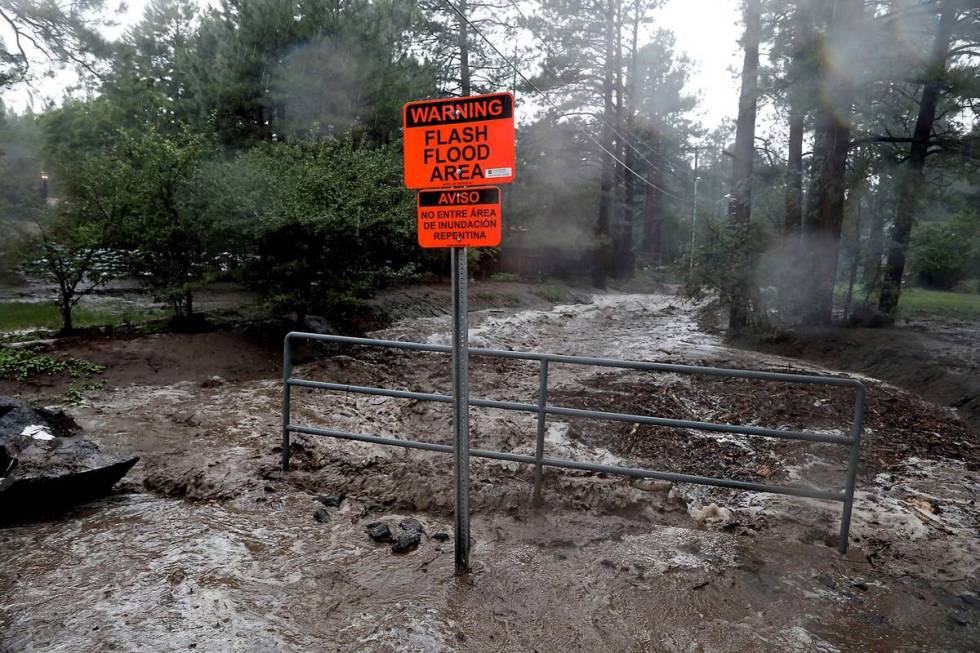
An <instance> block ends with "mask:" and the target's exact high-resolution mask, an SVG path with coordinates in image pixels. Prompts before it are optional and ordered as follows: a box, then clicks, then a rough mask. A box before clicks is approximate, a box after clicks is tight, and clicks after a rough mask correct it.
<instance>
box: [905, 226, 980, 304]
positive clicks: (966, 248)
mask: <svg viewBox="0 0 980 653" xmlns="http://www.w3.org/2000/svg"><path fill="white" fill-rule="evenodd" d="M970 244H971V243H970V240H969V239H966V238H963V234H962V233H960V230H958V229H956V228H955V225H953V224H951V223H946V224H928V223H927V224H920V225H917V226H916V229H915V231H914V233H913V235H912V246H911V248H910V249H911V257H910V263H911V268H912V271H913V275H914V276H915V280H916V282H917V283H918V284H920V285H922V286H925V287H927V288H935V289H938V290H949V289H950V288H952V287H953V286H955V285H956V284H957V283H958V282H959V281H960V280H962V279H963V277H964V275H965V274H966V271H967V264H968V262H969V255H970Z"/></svg>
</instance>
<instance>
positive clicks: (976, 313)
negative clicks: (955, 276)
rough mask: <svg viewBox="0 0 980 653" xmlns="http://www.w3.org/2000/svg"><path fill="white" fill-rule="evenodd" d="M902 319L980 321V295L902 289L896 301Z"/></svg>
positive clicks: (922, 289)
mask: <svg viewBox="0 0 980 653" xmlns="http://www.w3.org/2000/svg"><path fill="white" fill-rule="evenodd" d="M898 313H899V315H900V316H902V317H924V316H934V317H955V318H960V319H964V320H980V295H975V294H971V293H963V292H949V291H944V290H926V289H925V288H903V289H902V296H901V297H900V298H899V300H898Z"/></svg>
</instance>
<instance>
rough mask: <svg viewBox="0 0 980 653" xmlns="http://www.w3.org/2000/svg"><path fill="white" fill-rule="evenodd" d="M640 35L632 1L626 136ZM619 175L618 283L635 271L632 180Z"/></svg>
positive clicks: (629, 151) (629, 160)
mask: <svg viewBox="0 0 980 653" xmlns="http://www.w3.org/2000/svg"><path fill="white" fill-rule="evenodd" d="M639 33H640V0H636V2H634V5H633V32H632V37H631V42H630V63H629V71H628V76H629V78H628V80H627V85H628V89H627V91H626V109H625V111H626V120H625V122H626V131H625V133H626V134H632V133H633V127H634V123H635V116H634V114H635V113H636V93H637V83H636V64H637V50H638V48H637V41H638V39H639ZM625 160H626V167H627V168H629V169H630V170H635V169H636V152H635V150H634V149H633V148H632V147H630V146H629V145H627V148H626V154H625ZM624 172H625V174H624V175H623V219H622V221H621V222H620V230H619V241H618V246H617V247H616V253H615V256H614V258H615V263H614V264H615V265H616V268H617V270H616V276H617V277H618V278H621V279H630V278H632V277H633V274H634V272H635V270H636V257H635V256H634V254H633V219H634V215H635V214H636V197H635V194H636V177H635V176H634V175H633V174H632V173H630V172H628V171H624Z"/></svg>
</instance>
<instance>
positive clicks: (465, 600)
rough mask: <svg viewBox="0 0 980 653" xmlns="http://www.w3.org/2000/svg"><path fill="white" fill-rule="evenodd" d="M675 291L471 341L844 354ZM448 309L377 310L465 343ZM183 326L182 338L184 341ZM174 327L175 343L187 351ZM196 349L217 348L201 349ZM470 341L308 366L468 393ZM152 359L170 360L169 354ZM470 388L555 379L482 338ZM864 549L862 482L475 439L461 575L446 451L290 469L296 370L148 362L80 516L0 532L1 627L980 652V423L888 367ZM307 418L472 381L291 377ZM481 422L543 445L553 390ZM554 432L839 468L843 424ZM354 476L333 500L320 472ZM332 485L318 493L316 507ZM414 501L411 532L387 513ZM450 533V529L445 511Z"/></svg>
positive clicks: (343, 419) (828, 399)
mask: <svg viewBox="0 0 980 653" xmlns="http://www.w3.org/2000/svg"><path fill="white" fill-rule="evenodd" d="M698 308H699V307H697V306H690V305H685V304H682V303H680V302H679V300H678V299H677V298H675V297H672V296H668V295H649V294H648V295H613V294H608V295H598V296H596V297H595V301H594V302H592V303H590V304H578V305H559V306H555V307H553V308H549V307H547V306H542V307H541V308H535V309H528V310H522V311H514V310H513V309H506V308H498V309H494V310H485V311H482V312H479V313H477V314H474V315H473V316H472V330H471V334H470V336H471V341H472V342H473V344H474V345H484V346H492V347H499V348H513V349H536V350H545V351H555V352H561V353H572V354H589V355H595V356H612V357H620V358H632V359H646V360H668V361H676V362H691V363H702V362H704V363H709V364H722V365H727V366H736V367H751V368H757V369H775V370H780V371H792V370H798V371H804V370H805V371H820V368H817V367H815V366H813V365H809V364H806V363H800V362H799V361H794V360H792V359H788V358H782V357H778V356H772V355H769V354H760V353H756V352H750V351H744V350H739V349H733V348H730V347H728V346H726V345H725V344H724V343H723V342H722V341H721V340H720V339H719V338H718V337H717V336H715V335H712V334H710V333H705V332H704V331H703V330H701V329H700V328H699V326H698V324H697V316H698ZM448 327H449V320H448V317H447V316H444V315H441V314H440V315H428V316H426V315H412V316H406V317H405V318H404V319H402V320H400V321H399V322H398V323H396V324H394V325H392V326H391V327H389V328H387V329H385V330H383V331H381V332H379V333H378V334H377V335H379V336H383V337H388V338H401V339H413V340H420V341H429V342H445V341H446V340H447V337H448ZM174 352H176V349H175V350H174ZM175 355H176V353H175ZM198 355H200V354H199V353H198ZM448 372H449V369H448V361H447V359H446V357H445V356H437V355H420V354H407V353H397V352H394V353H392V352H389V353H386V352H377V351H368V350H357V349H352V350H350V351H349V352H346V353H344V354H342V355H337V356H334V357H333V358H331V359H329V360H324V361H320V362H314V363H309V364H306V365H301V366H300V367H298V368H297V374H300V375H302V376H303V377H305V378H313V379H323V380H332V381H337V382H341V383H366V384H378V385H386V386H388V387H397V388H410V389H413V390H420V391H439V392H446V391H447V390H448V387H449V376H448ZM149 378H154V377H149ZM471 380H472V383H473V390H472V393H473V395H474V396H483V397H493V398H500V399H515V400H519V401H533V400H534V397H535V394H536V392H537V379H536V369H535V368H534V367H532V366H529V365H523V364H521V363H518V362H512V361H487V360H479V359H474V361H473V365H472V370H471ZM869 386H870V412H869V419H868V429H867V431H866V434H865V446H864V448H863V450H862V463H861V468H860V478H859V484H858V496H857V503H856V506H855V518H854V525H853V530H852V548H851V553H850V554H849V555H848V556H847V557H844V558H842V557H840V556H839V555H838V554H837V553H836V551H835V549H834V548H833V545H834V544H836V541H835V534H836V530H837V526H838V523H839V518H840V507H839V505H838V504H830V503H826V502H821V501H812V500H800V499H791V498H785V497H780V496H775V495H766V494H757V493H747V492H738V491H728V490H719V489H707V488H704V487H701V486H684V485H671V484H668V483H658V482H636V481H632V482H631V481H627V480H624V479H621V478H616V477H610V476H607V475H603V474H592V473H584V472H560V471H557V470H548V473H547V475H546V485H545V496H546V500H547V505H546V508H545V509H544V510H542V511H533V510H531V509H530V508H529V505H528V502H529V498H530V489H531V485H530V479H531V473H530V470H529V469H528V468H527V467H525V466H519V465H516V464H514V463H508V462H503V461H492V460H486V459H478V460H475V461H474V463H473V468H472V478H473V504H474V524H473V535H474V540H475V544H474V550H473V560H474V573H473V574H472V575H471V576H470V577H469V578H466V579H456V578H453V576H452V564H453V560H452V541H451V539H450V540H449V541H446V540H445V539H444V538H443V536H442V534H443V533H446V534H449V533H451V523H452V516H451V502H450V501H451V500H450V497H451V491H450V490H451V471H452V470H451V463H450V458H449V457H448V456H445V455H440V454H436V453H430V452H421V451H414V450H403V449H396V448H388V447H381V446H377V445H371V444H362V443H353V442H347V441H333V440H327V439H322V438H315V437H305V436H297V437H295V439H294V444H293V462H294V468H293V470H292V471H291V472H290V473H289V474H286V475H283V474H282V473H281V472H280V471H278V469H277V463H278V455H279V453H280V452H279V448H278V447H279V434H278V423H279V402H280V395H279V383H278V382H277V380H276V378H275V377H274V376H272V375H270V376H269V377H267V378H260V377H253V378H244V377H243V378H242V379H240V380H237V381H233V380H231V379H230V378H229V379H226V380H223V381H217V380H213V379H209V378H203V379H200V380H182V381H180V382H176V383H159V384H158V383H154V382H153V381H151V380H146V381H144V382H142V383H135V384H130V385H126V386H121V387H110V386H107V387H106V388H105V389H103V390H99V391H94V392H93V393H91V395H90V396H89V397H88V399H87V400H86V401H85V402H84V403H83V405H81V406H79V407H77V408H74V409H72V411H71V412H72V415H73V416H74V417H75V419H76V420H77V421H78V422H79V424H81V425H82V427H83V428H84V429H85V430H86V432H87V433H89V434H91V436H92V437H98V439H99V443H100V446H102V447H103V449H104V450H105V451H107V452H110V453H111V452H117V451H118V452H123V451H125V452H129V453H133V454H137V455H141V456H142V461H141V463H140V464H139V465H137V467H136V468H134V469H133V471H132V473H131V475H130V480H129V481H128V484H127V485H125V486H124V488H123V491H122V492H120V493H118V494H117V495H116V496H114V497H111V498H110V499H108V500H105V501H102V502H99V503H97V504H92V505H90V506H88V507H86V508H85V509H82V510H79V511H78V512H77V513H76V514H74V515H73V516H72V518H71V519H66V520H64V521H58V522H54V523H46V524H39V525H26V526H20V527H17V528H12V529H6V530H3V531H0V597H2V598H0V625H2V629H0V651H23V650H53V651H75V650H133V651H144V650H145V651H156V650H173V649H183V648H188V647H191V646H194V647H196V649H197V650H238V651H305V650H343V651H347V650H358V651H375V650H388V651H396V650H397V651H401V650H405V651H416V650H423V651H443V650H447V651H448V650H465V651H498V650H539V651H559V650H562V651H564V650H582V651H594V650H617V651H618V650H634V651H768V650H780V651H813V650H820V651H851V650H861V651H893V650H909V651H911V650H916V651H918V650H936V651H968V650H972V648H973V647H974V645H975V642H976V641H978V639H980V599H978V590H980V588H978V586H977V581H976V578H977V571H978V564H980V545H978V542H977V539H976V537H975V536H976V532H977V528H978V527H980V510H978V508H977V506H976V489H977V486H978V474H977V471H976V470H977V464H978V456H977V449H976V440H975V438H974V437H973V436H971V435H970V434H968V433H967V432H966V431H965V430H964V428H963V426H962V424H961V423H960V422H959V421H958V420H957V419H956V418H955V417H954V416H952V415H950V414H949V413H948V412H947V411H945V410H943V409H942V408H940V407H937V406H934V405H932V404H928V403H926V402H924V401H922V400H920V399H917V398H916V397H914V396H912V395H910V394H908V393H906V392H904V391H901V390H899V389H897V388H894V387H891V386H888V385H885V384H880V383H877V382H873V381H871V382H869ZM551 390H552V392H553V399H552V402H553V403H555V404H559V405H571V406H578V407H582V406H588V407H597V408H604V409H612V410H622V411H626V410H635V411H637V412H649V413H657V414H665V415H669V416H685V417H689V416H699V417H707V418H710V419H715V420H723V421H728V420H730V421H737V422H741V423H752V424H759V425H763V426H771V427H785V428H807V429H820V430H822V431H825V432H831V433H835V432H840V430H841V429H842V428H843V427H844V425H845V424H846V421H847V412H846V411H847V407H846V404H845V401H846V398H842V397H839V396H836V395H835V394H834V393H824V392H820V391H814V390H813V389H812V388H805V387H803V386H773V385H771V384H769V385H762V384H756V383H743V384H735V383H729V382H721V381H710V380H704V379H690V378H687V377H681V376H678V375H673V374H638V373H628V372H614V371H610V370H606V371H597V370H579V369H574V368H571V367H570V366H562V365H556V366H554V368H553V370H552V376H551ZM295 395H296V404H295V406H294V409H293V410H294V412H293V416H294V417H293V419H294V422H296V423H303V424H310V425H319V426H327V427H331V428H337V429H342V430H349V431H356V432H363V433H375V434H387V435H396V436H398V437H407V438H413V439H420V440H428V441H434V442H449V440H450V436H449V431H450V428H449V423H450V420H449V418H450V414H449V411H448V407H446V406H445V405H441V404H427V403H419V402H412V401H405V400H396V399H387V398H383V397H367V396H361V395H348V394H343V393H314V392H312V391H296V393H295ZM471 420H472V429H473V433H472V439H473V444H474V446H476V447H481V448H496V449H501V450H506V451H514V452H517V453H529V452H531V451H533V438H534V424H535V418H534V417H533V416H531V415H524V414H520V413H514V412H504V411H494V410H489V409H474V410H473V415H472V418H471ZM547 454H548V455H549V456H555V457H568V458H575V459H589V460H596V461H600V460H601V461H607V462H614V463H619V462H621V463H623V464H629V465H648V466H651V467H655V468H660V469H673V470H678V471H685V472H689V473H695V474H707V475H712V474H716V475H717V474H731V475H733V476H736V477H739V478H751V479H753V480H756V481H759V482H765V481H767V480H768V479H771V480H772V481H773V482H779V483H786V484H806V485H810V484H813V485H820V486H827V487H839V485H840V483H841V480H842V474H843V469H844V461H843V458H842V452H841V451H840V450H839V448H838V447H832V446H820V445H808V444H803V443H792V446H788V445H786V444H785V443H781V442H779V443H774V441H772V440H770V439H766V438H754V437H741V436H738V437H732V436H719V435H717V434H710V433H703V432H697V431H667V430H665V429H659V428H653V427H651V428H640V429H635V430H634V429H633V428H632V427H623V428H620V427H617V426H610V425H608V424H602V423H599V422H594V421H590V420H571V419H568V420H566V419H559V418H556V419H553V420H549V423H548V429H547ZM339 494H343V495H346V498H345V499H344V500H343V501H342V502H341V503H340V506H339V507H331V508H326V509H325V510H320V509H318V507H321V508H322V506H320V504H318V503H317V501H316V500H315V497H316V496H317V495H339ZM314 514H316V515H317V516H318V519H314ZM407 518H414V519H417V520H418V521H419V522H421V524H422V525H423V526H424V528H425V531H426V535H425V536H424V537H423V538H422V541H421V544H420V546H419V547H418V548H417V549H416V550H414V551H412V552H410V553H407V554H403V555H394V554H392V553H391V551H390V549H389V547H388V546H387V545H384V544H376V543H374V542H372V541H371V540H370V539H369V538H368V537H367V534H366V530H365V529H366V525H367V524H369V523H373V522H376V521H382V522H385V523H388V524H389V525H390V526H391V528H392V529H395V530H397V529H398V528H399V526H398V524H399V523H400V522H401V521H403V520H405V519H407ZM437 536H438V537H437Z"/></svg>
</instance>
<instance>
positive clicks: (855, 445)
mask: <svg viewBox="0 0 980 653" xmlns="http://www.w3.org/2000/svg"><path fill="white" fill-rule="evenodd" d="M294 340H315V341H320V342H331V343H335V344H346V345H358V346H369V347H385V348H388V349H405V350H409V351H421V352H429V353H439V354H449V353H451V352H452V348H451V347H449V346H448V345H430V344H422V343H416V342H402V341H398V340H378V339H374V338H354V337H350V336H335V335H324V334H317V333H302V332H298V331H293V332H291V333H289V334H287V335H286V338H285V340H284V341H283V387H282V468H283V471H288V470H289V443H290V433H305V434H308V435H319V436H327V437H333V438H341V439H345V440H356V441H359V442H371V443H375V444H383V445H391V446H397V447H407V448H411V449H423V450H427V451H438V452H442V453H453V451H454V448H453V445H451V444H437V443H433V442H421V441H417V440H400V439H397V438H390V437H380V436H375V435H365V434H360V433H349V432H346V431H338V430H334V429H323V428H314V427H312V426H303V425H297V424H292V423H291V422H290V389H291V388H293V387H299V388H310V389H315V390H333V391H338V392H345V393H355V394H366V395H378V396H382V397H393V398H398V399H414V400H416V401H434V402H441V403H451V402H452V397H451V396H450V395H444V394H437V393H431V392H412V391H408V390H389V389H386V388H376V387H370V386H359V385H349V384H344V383H330V382H325V381H311V380H307V379H299V378H294V377H293V361H292V346H291V343H292V341H294ZM469 353H470V355H472V356H483V357H489V358H510V359H517V360H526V361H537V362H538V364H539V368H538V400H537V403H525V402H517V401H497V400H492V399H473V398H471V399H470V400H469V405H470V406H476V407H480V408H499V409H502V410H513V411H521V412H529V413H536V414H537V416H538V421H537V443H536V448H535V455H533V456H529V455H523V454H514V453H508V452H503V451H493V450H486V449H470V455H471V456H479V457H481V458H493V459H496V460H507V461H513V462H518V463H526V464H530V465H534V468H535V469H534V500H535V501H536V502H537V501H540V500H541V484H542V477H543V473H544V471H543V468H544V467H546V466H547V467H559V468H564V469H578V470H584V471H592V472H601V473H607V474H616V475H621V476H629V477H634V478H652V479H658V480H664V481H671V482H674V483H694V484H697V485H710V486H716V487H725V488H733V489H737V490H752V491H756V492H768V493H772V494H785V495H790V496H797V497H807V498H812V499H824V500H829V501H839V502H841V503H843V504H844V507H843V512H842V515H841V525H840V539H839V540H838V550H839V551H840V552H841V553H842V554H843V553H846V552H847V545H848V534H849V532H850V525H851V510H852V507H853V505H854V485H855V480H856V477H857V465H858V455H859V453H860V446H861V433H862V430H863V426H864V413H865V406H866V402H867V390H866V388H865V385H864V384H863V383H862V382H860V381H858V380H856V379H849V378H842V377H833V376H818V375H813V374H790V373H783V372H762V371H757V370H734V369H725V368H720V367H703V366H698V365H676V364H670V363H649V362H643V361H622V360H616V359H610V358H592V357H587V356H565V355H561V354H545V353H538V352H516V351H508V350H502V349H479V348H477V349H470V350H469ZM549 363H556V364H569V365H584V366H592V367H611V368H617V369H629V370H650V371H657V372H673V373H677V374H700V375H705V376H716V377H724V378H743V379H759V380H764V381H777V382H784V383H800V384H811V385H829V386H839V387H848V388H853V389H854V391H855V399H854V413H853V419H852V421H851V425H850V433H849V435H846V436H844V435H831V434H824V433H812V432H807V431H790V430H784V429H771V428H765V427H761V426H747V425H739V424H718V423H714V422H699V421H693V420H685V419H672V418H666V417H654V416H650V415H633V414H628V413H616V412H608V411H599V410H587V409H581V408H566V407H561V406H550V405H548V365H549ZM548 415H562V416H566V417H583V418H590V419H599V420H606V421H614V422H630V423H635V424H649V425H653V426H666V427H673V428H681V429H696V430H701V431H713V432H718V433H738V434H743V435H758V436H764V437H772V438H780V439H784V440H803V441H807V442H822V443H827V444H837V445H843V446H848V447H850V454H849V456H848V463H847V472H846V477H845V484H844V488H843V489H842V490H821V489H817V488H810V487H793V486H783V485H770V484H765V483H752V482H749V481H739V480H736V479H726V478H715V477H707V476H697V475H692V474H678V473H673V472H661V471H653V470H647V469H639V468H634V467H620V466H617V465H602V464H597V463H590V462H583V461H577V460H566V459H559V458H547V457H545V455H544V435H545V426H546V422H547V416H548Z"/></svg>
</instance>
